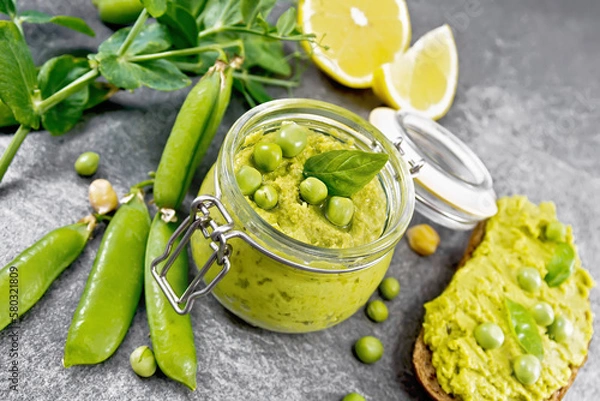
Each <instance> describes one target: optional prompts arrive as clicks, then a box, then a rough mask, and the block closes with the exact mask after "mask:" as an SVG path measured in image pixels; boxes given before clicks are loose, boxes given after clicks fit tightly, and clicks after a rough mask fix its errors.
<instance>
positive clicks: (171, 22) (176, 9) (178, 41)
mask: <svg viewBox="0 0 600 401" xmlns="http://www.w3.org/2000/svg"><path fill="white" fill-rule="evenodd" d="M158 22H159V23H161V24H163V25H165V26H166V27H167V28H168V30H169V33H170V36H171V39H172V41H173V45H174V46H175V47H176V48H178V49H184V48H188V47H195V46H198V25H197V24H196V19H195V18H194V16H193V15H192V14H190V12H189V11H188V10H187V9H185V8H184V7H182V6H180V5H178V4H175V3H169V4H168V6H167V12H166V13H165V14H163V16H162V17H160V18H159V19H158Z"/></svg>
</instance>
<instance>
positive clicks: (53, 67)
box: [38, 55, 90, 135]
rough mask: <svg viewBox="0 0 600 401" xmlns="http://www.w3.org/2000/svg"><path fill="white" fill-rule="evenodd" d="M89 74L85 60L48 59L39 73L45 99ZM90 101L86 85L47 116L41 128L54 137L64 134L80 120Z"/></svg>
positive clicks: (64, 57) (65, 57)
mask: <svg viewBox="0 0 600 401" xmlns="http://www.w3.org/2000/svg"><path fill="white" fill-rule="evenodd" d="M88 71H90V67H89V63H88V61H87V60H86V59H81V58H75V57H73V56H70V55H64V56H59V57H55V58H52V59H50V60H48V61H47V62H46V63H44V65H43V66H42V67H41V68H40V71H39V73H38V85H39V88H40V91H41V93H42V98H44V99H46V98H48V97H50V96H51V95H53V94H54V93H56V92H58V91H59V90H60V89H62V88H64V87H65V86H67V85H68V84H70V83H71V82H73V81H74V80H76V79H77V78H79V77H80V76H82V75H83V74H85V73H86V72H88ZM88 100H89V87H88V86H85V87H84V88H83V89H82V90H80V91H77V92H75V93H74V94H72V95H71V96H69V97H68V98H66V99H65V100H63V101H62V102H60V103H58V104H57V105H55V106H54V107H52V108H51V109H50V110H48V111H47V112H46V113H44V115H42V125H43V126H44V128H45V129H46V130H48V131H50V133H51V134H52V135H62V134H64V133H65V132H67V131H69V130H70V129H71V128H73V126H74V125H75V124H76V123H77V121H79V119H81V116H82V115H83V111H84V110H85V108H86V105H87V103H88Z"/></svg>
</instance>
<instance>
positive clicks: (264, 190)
mask: <svg viewBox="0 0 600 401" xmlns="http://www.w3.org/2000/svg"><path fill="white" fill-rule="evenodd" d="M253 199H254V202H256V204H257V205H258V207H260V208H261V209H265V210H270V209H273V208H274V207H275V206H277V201H278V199H279V195H278V194H277V190H276V189H275V188H274V187H273V186H271V185H263V186H262V187H260V188H258V189H257V190H256V192H254V197H253Z"/></svg>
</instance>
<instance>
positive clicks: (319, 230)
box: [234, 131, 387, 248]
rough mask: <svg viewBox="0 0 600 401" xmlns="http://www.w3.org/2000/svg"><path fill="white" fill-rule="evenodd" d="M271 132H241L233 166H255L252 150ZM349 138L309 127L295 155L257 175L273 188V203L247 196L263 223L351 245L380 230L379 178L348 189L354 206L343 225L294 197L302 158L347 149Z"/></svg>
mask: <svg viewBox="0 0 600 401" xmlns="http://www.w3.org/2000/svg"><path fill="white" fill-rule="evenodd" d="M274 135H275V134H274V133H269V134H266V135H264V134H263V132H262V131H257V132H255V133H253V134H251V135H249V136H247V137H246V139H245V141H244V145H243V146H242V149H241V150H240V152H239V153H238V154H237V155H236V157H235V166H234V170H235V171H238V170H239V169H240V168H241V167H242V166H244V165H246V166H251V167H256V166H254V164H253V161H252V152H253V150H254V146H255V145H256V144H257V143H258V142H274V141H275V138H274ZM353 148H354V146H352V144H351V143H343V142H340V141H338V140H336V139H334V138H332V137H331V136H329V135H324V134H320V133H317V132H314V131H310V134H309V135H308V138H307V145H306V148H305V149H304V150H303V151H302V152H301V153H300V154H299V155H297V156H296V157H293V158H289V159H288V158H284V159H283V161H282V163H281V164H280V165H279V167H277V169H276V170H275V171H273V172H270V173H267V174H264V175H263V184H265V185H272V186H273V187H275V189H276V190H277V192H278V194H279V202H278V204H277V206H276V207H275V208H274V209H271V210H264V209H261V208H260V207H258V206H257V205H256V203H254V202H253V201H252V199H251V197H248V201H249V202H250V204H251V205H252V207H253V208H254V210H255V211H256V213H258V215H259V216H260V217H262V218H263V219H264V220H265V221H267V223H269V224H270V225H272V226H273V227H274V228H276V229H277V230H279V231H281V232H283V233H284V234H286V235H288V236H290V237H292V238H294V239H297V240H298V241H301V242H304V243H307V244H311V245H315V246H319V247H321V248H351V247H354V246H358V245H363V244H368V243H370V242H373V241H374V240H376V239H377V238H379V237H380V236H381V233H382V232H383V228H384V225H385V221H386V219H387V213H386V197H385V193H384V192H383V188H382V187H381V184H380V183H379V180H377V179H374V180H372V181H371V182H370V183H369V184H367V185H366V186H365V187H364V188H362V189H361V190H360V191H358V192H357V193H355V194H354V195H352V202H353V203H354V207H355V212H354V217H353V218H352V223H351V224H350V226H349V227H348V228H340V227H336V226H334V225H333V224H331V223H330V222H329V221H328V220H327V219H326V218H325V216H324V214H323V210H322V205H310V204H308V203H306V202H304V201H303V200H302V198H301V197H300V183H301V182H302V181H303V180H304V178H305V177H304V175H303V173H302V172H303V170H304V163H305V162H306V160H307V159H308V158H309V157H311V156H314V155H317V154H320V153H324V152H327V151H330V150H338V149H353Z"/></svg>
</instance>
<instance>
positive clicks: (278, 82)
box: [233, 71, 299, 88]
mask: <svg viewBox="0 0 600 401" xmlns="http://www.w3.org/2000/svg"><path fill="white" fill-rule="evenodd" d="M233 76H234V77H235V78H238V79H241V80H242V81H254V82H260V83H262V84H267V85H274V86H281V87H284V88H297V87H298V85H299V83H298V81H293V80H292V81H289V80H283V79H277V78H269V77H261V76H259V75H252V74H248V73H245V72H237V71H234V73H233Z"/></svg>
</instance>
